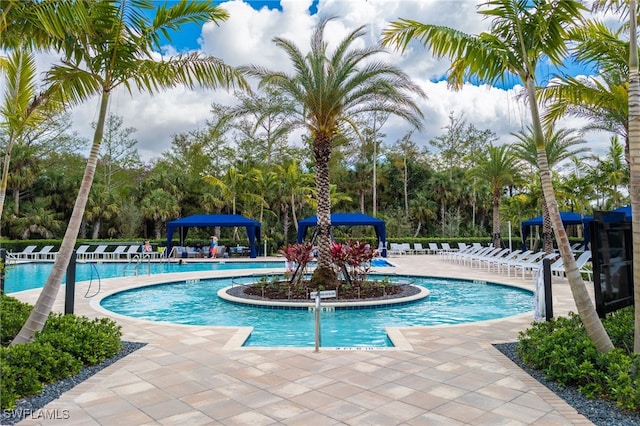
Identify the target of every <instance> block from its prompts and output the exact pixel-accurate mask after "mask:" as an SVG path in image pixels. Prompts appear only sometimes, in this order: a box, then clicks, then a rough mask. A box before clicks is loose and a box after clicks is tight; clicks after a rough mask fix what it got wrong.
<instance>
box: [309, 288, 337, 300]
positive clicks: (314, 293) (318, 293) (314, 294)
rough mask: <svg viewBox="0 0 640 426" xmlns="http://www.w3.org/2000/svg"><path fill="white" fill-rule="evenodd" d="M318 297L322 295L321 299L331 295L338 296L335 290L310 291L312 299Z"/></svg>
mask: <svg viewBox="0 0 640 426" xmlns="http://www.w3.org/2000/svg"><path fill="white" fill-rule="evenodd" d="M316 297H320V299H329V298H331V297H338V296H337V294H336V291H335V290H323V291H312V292H311V293H309V298H310V299H315V298H316Z"/></svg>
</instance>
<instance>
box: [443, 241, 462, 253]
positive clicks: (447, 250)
mask: <svg viewBox="0 0 640 426" xmlns="http://www.w3.org/2000/svg"><path fill="white" fill-rule="evenodd" d="M440 245H441V246H442V251H441V252H440V253H441V254H447V253H451V252H452V251H458V249H454V248H453V247H451V245H450V244H449V243H442V244H440Z"/></svg>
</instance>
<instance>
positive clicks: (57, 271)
mask: <svg viewBox="0 0 640 426" xmlns="http://www.w3.org/2000/svg"><path fill="white" fill-rule="evenodd" d="M150 12H153V13H154V18H153V20H150V19H149V18H148V17H147V16H148V15H147V13H150ZM227 16H228V15H227V13H226V12H225V11H224V10H222V9H220V8H218V7H216V6H213V5H212V4H210V3H208V2H191V1H188V0H182V1H180V2H178V3H175V4H174V5H173V6H170V7H169V6H167V5H162V6H158V7H156V5H155V2H154V1H152V0H136V1H133V0H131V1H128V0H122V1H118V2H111V1H109V2H107V1H104V2H84V1H73V0H61V1H57V2H35V3H34V6H33V7H31V8H26V9H24V13H21V14H17V15H14V16H13V17H12V19H13V21H11V22H9V23H4V22H3V24H5V25H6V27H5V30H4V31H5V32H6V33H8V34H9V35H11V34H15V33H16V32H24V33H23V36H24V37H26V38H29V37H33V40H36V41H38V42H41V43H42V44H41V45H42V46H43V47H49V48H53V49H55V50H57V51H58V52H60V54H62V56H63V60H62V61H61V63H60V64H55V65H53V66H52V68H51V69H50V70H49V71H48V72H47V73H46V76H45V82H46V84H47V85H48V90H49V91H50V92H52V93H61V94H62V95H63V99H64V101H65V102H66V103H67V104H69V105H74V104H79V103H81V102H83V101H85V100H87V99H88V98H90V97H92V96H94V95H99V96H100V106H99V112H98V119H97V121H96V125H95V133H94V136H93V143H92V146H91V151H90V154H89V158H88V160H87V164H86V167H85V173H84V176H83V179H82V183H81V186H80V190H79V193H78V197H77V198H76V202H75V205H74V208H73V212H72V214H71V219H70V220H69V224H68V226H67V229H66V232H65V235H64V239H63V241H62V245H61V247H60V249H59V252H58V256H57V257H56V260H55V262H54V265H53V268H52V271H51V274H50V275H49V278H48V279H47V282H46V283H45V286H44V288H43V290H42V292H41V294H40V297H39V298H38V300H37V301H36V304H35V306H34V308H33V310H32V312H31V315H30V316H29V318H28V320H27V322H26V323H25V325H24V326H23V328H22V330H20V332H19V333H18V335H17V336H16V338H15V339H14V341H13V343H14V344H15V343H23V342H28V341H31V340H32V339H33V337H34V334H35V333H36V332H37V331H39V330H41V329H42V327H44V323H45V321H46V320H47V317H48V315H49V313H50V312H51V309H52V307H53V302H54V300H55V297H56V295H57V293H58V290H59V288H60V284H61V281H62V278H63V276H64V274H65V271H66V269H67V265H68V264H69V260H70V259H71V255H72V254H73V248H74V246H75V243H76V238H77V235H78V231H79V229H80V225H81V223H82V217H83V214H84V210H85V207H86V204H87V199H88V196H89V191H90V190H91V184H92V182H93V177H94V175H95V171H96V164H97V160H98V154H99V150H100V143H101V141H102V135H103V132H104V127H105V121H106V117H107V112H108V105H109V99H110V95H111V93H113V91H114V90H115V89H117V88H118V87H121V86H122V87H124V88H125V89H127V90H128V91H130V92H133V90H134V89H135V90H137V91H141V92H149V93H155V92H158V91H160V90H164V89H166V88H170V87H175V86H177V85H180V84H182V85H185V86H186V87H189V88H193V87H196V86H203V87H207V88H216V87H219V86H225V87H229V86H232V85H238V86H240V87H243V88H248V86H247V84H246V82H245V81H244V79H243V78H242V76H241V75H240V74H238V73H237V71H236V70H234V69H233V68H231V67H229V66H227V65H225V64H224V63H223V62H221V61H220V60H219V59H217V58H213V57H202V56H200V55H198V54H196V53H189V54H184V55H177V56H175V57H171V58H167V59H165V60H159V61H158V60H154V59H153V56H154V55H155V52H154V50H153V49H154V48H156V47H158V45H159V42H160V40H161V38H162V37H163V36H164V37H168V36H169V31H174V30H177V29H179V28H180V26H181V25H183V24H187V23H201V22H204V21H206V20H213V21H214V22H218V21H221V20H224V19H226V18H227ZM25 23H26V25H25ZM0 40H9V41H11V40H15V38H14V37H11V36H9V37H7V38H6V39H5V38H4V35H3V38H1V39H0ZM0 43H1V42H0ZM45 43H46V45H45ZM0 47H4V46H3V45H0Z"/></svg>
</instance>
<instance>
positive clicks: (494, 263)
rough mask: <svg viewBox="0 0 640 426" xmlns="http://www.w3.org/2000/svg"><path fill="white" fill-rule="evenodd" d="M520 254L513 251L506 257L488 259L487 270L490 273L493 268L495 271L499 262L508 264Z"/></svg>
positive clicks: (519, 251)
mask: <svg viewBox="0 0 640 426" xmlns="http://www.w3.org/2000/svg"><path fill="white" fill-rule="evenodd" d="M521 254H522V250H514V251H512V252H510V253H508V254H507V255H506V256H502V257H496V258H493V259H489V260H488V261H487V270H488V271H491V270H492V269H493V266H495V267H496V270H497V269H498V265H499V264H500V262H509V261H511V260H513V259H515V258H516V257H517V256H520V255H521Z"/></svg>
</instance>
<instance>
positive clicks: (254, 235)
mask: <svg viewBox="0 0 640 426" xmlns="http://www.w3.org/2000/svg"><path fill="white" fill-rule="evenodd" d="M213 226H226V227H229V226H242V227H245V228H247V237H248V238H249V248H250V249H251V253H250V257H257V255H258V247H260V222H258V221H257V220H253V219H249V218H246V217H244V216H240V215H239V214H194V215H192V216H187V217H183V218H181V219H176V220H173V221H171V222H169V223H167V253H171V240H172V239H173V234H174V233H175V232H176V229H179V230H180V245H181V246H183V245H184V239H185V237H186V235H187V230H188V229H189V228H193V227H197V228H207V227H213Z"/></svg>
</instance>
